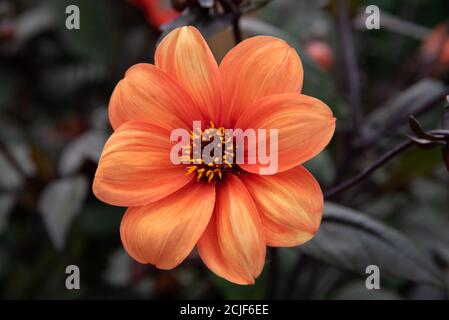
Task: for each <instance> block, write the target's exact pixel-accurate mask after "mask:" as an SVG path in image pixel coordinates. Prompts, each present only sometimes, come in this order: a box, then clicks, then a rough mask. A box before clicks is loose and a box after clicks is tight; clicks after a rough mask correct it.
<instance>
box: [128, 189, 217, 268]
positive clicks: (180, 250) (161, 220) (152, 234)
mask: <svg viewBox="0 0 449 320" xmlns="http://www.w3.org/2000/svg"><path fill="white" fill-rule="evenodd" d="M214 202H215V186H214V185H213V184H205V183H197V182H192V183H190V184H189V185H187V186H185V187H184V188H182V189H180V190H178V191H177V192H176V193H174V194H172V195H170V196H168V197H166V198H164V199H162V200H160V201H158V202H154V203H151V204H149V205H146V206H144V207H135V208H129V209H128V210H127V211H126V214H125V215H124V217H123V219H122V224H121V226H120V236H121V238H122V242H123V245H124V247H125V249H126V251H127V252H128V254H129V255H130V256H131V257H133V258H134V259H136V260H137V261H139V262H140V263H150V264H153V265H155V266H156V267H158V268H160V269H172V268H174V267H176V266H177V265H178V264H180V263H181V262H182V261H183V260H184V259H185V258H186V257H187V255H188V254H189V253H190V252H191V251H192V249H193V247H194V246H195V244H196V242H197V241H198V239H199V237H200V236H201V234H202V233H203V232H204V229H205V228H206V226H207V224H208V223H209V220H210V217H211V215H212V211H213V209H214Z"/></svg>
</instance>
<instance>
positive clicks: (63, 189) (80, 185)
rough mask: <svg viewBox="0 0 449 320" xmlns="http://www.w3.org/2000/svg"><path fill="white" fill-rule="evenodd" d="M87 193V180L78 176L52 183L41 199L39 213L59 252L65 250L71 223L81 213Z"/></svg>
mask: <svg viewBox="0 0 449 320" xmlns="http://www.w3.org/2000/svg"><path fill="white" fill-rule="evenodd" d="M87 191H88V182H87V179H86V178H85V177H83V176H76V177H71V178H64V179H60V180H57V181H55V182H52V183H51V184H49V185H48V186H47V187H46V188H45V189H44V191H43V192H42V195H41V197H40V198H39V204H38V208H39V211H40V212H41V214H42V217H43V219H44V224H45V226H46V228H47V231H48V233H49V235H50V238H51V240H52V242H53V244H54V246H55V247H56V248H57V249H59V250H61V249H63V248H64V245H65V240H66V236H67V233H68V231H69V229H70V226H71V222H72V221H73V218H74V217H75V216H76V215H77V214H78V213H79V212H80V210H81V208H82V206H83V204H84V200H85V198H86V196H87Z"/></svg>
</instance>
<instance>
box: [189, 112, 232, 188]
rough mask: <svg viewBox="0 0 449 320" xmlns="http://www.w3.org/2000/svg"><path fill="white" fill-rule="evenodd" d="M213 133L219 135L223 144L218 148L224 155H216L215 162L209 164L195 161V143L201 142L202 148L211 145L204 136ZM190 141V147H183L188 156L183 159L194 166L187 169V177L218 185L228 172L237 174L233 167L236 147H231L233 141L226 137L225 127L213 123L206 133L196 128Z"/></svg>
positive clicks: (191, 133)
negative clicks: (194, 177)
mask: <svg viewBox="0 0 449 320" xmlns="http://www.w3.org/2000/svg"><path fill="white" fill-rule="evenodd" d="M212 132H215V133H218V136H219V138H220V142H221V144H219V145H218V148H219V149H220V150H222V151H221V152H223V155H222V156H221V155H215V156H214V158H213V162H208V163H205V162H204V161H203V159H197V158H195V159H194V158H193V150H194V149H195V147H196V143H195V142H198V141H201V147H203V143H209V139H205V138H204V136H205V135H209V134H210V133H212ZM190 139H191V141H190V145H188V146H184V147H183V151H184V152H186V153H187V154H188V155H186V154H185V153H183V154H184V156H183V157H181V159H183V160H188V162H189V163H191V164H192V165H190V166H188V167H187V172H186V175H189V174H194V175H195V176H196V180H197V181H198V182H201V181H204V182H207V183H211V182H214V183H217V182H219V181H220V180H222V179H223V177H224V176H225V174H226V173H227V172H230V171H233V172H237V171H236V167H235V166H234V167H233V165H232V161H233V159H234V147H233V146H232V145H231V146H230V145H229V143H230V142H231V141H232V137H231V138H226V137H225V128H224V127H219V128H217V127H216V126H215V124H214V123H213V122H212V121H211V122H210V126H209V127H208V128H206V129H205V130H204V131H202V130H201V129H200V128H196V129H195V132H193V131H192V132H190ZM206 140H207V141H206ZM201 150H202V148H201Z"/></svg>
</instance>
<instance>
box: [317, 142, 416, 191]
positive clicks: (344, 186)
mask: <svg viewBox="0 0 449 320" xmlns="http://www.w3.org/2000/svg"><path fill="white" fill-rule="evenodd" d="M412 145H413V141H411V140H407V141H404V142H403V143H401V144H400V145H398V146H396V147H395V148H394V149H392V150H390V151H388V152H387V153H385V154H383V155H382V156H381V157H380V158H379V159H377V160H376V161H375V162H374V163H372V164H371V165H370V166H369V167H367V168H366V169H365V170H363V171H362V172H361V173H359V174H358V175H356V176H355V177H352V178H350V179H349V180H346V181H344V182H342V183H341V184H339V185H337V186H335V187H333V188H331V189H330V190H328V191H326V192H325V193H324V198H325V199H328V198H331V197H333V196H334V195H336V194H337V193H340V192H342V191H344V190H347V189H349V188H351V187H353V186H354V185H356V184H357V183H359V182H360V181H362V180H363V179H365V178H366V177H368V176H369V175H370V174H371V173H372V172H374V171H375V170H376V169H377V168H379V167H381V166H382V165H384V164H385V163H387V162H388V161H389V160H391V159H392V158H394V157H395V156H396V155H398V154H399V153H401V152H402V151H404V150H406V149H408V148H409V147H410V146H412Z"/></svg>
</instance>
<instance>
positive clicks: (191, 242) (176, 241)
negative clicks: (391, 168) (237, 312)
mask: <svg viewBox="0 0 449 320" xmlns="http://www.w3.org/2000/svg"><path fill="white" fill-rule="evenodd" d="M302 81H303V68H302V64H301V60H300V58H299V56H298V55H297V53H296V51H295V50H294V49H292V48H291V47H289V45H288V44H287V43H286V42H285V41H283V40H280V39H277V38H273V37H266V36H258V37H254V38H250V39H247V40H245V41H243V42H242V43H240V44H239V45H237V46H236V47H234V48H233V49H232V50H231V51H230V52H229V53H228V54H227V55H226V57H225V58H224V59H223V61H222V62H221V64H220V66H218V65H217V62H216V61H215V59H214V57H213V55H212V53H211V51H210V49H209V47H208V45H207V43H206V42H205V40H204V39H203V37H202V36H201V34H200V33H199V32H198V30H196V29H195V28H193V27H182V28H178V29H176V30H174V31H172V32H171V33H170V34H168V35H167V36H166V37H165V38H164V39H163V40H162V42H161V43H160V45H159V46H158V48H157V50H156V54H155V65H151V64H137V65H135V66H133V67H131V68H130V69H129V70H128V71H127V72H126V74H125V77H124V78H123V79H122V80H121V81H120V82H119V83H118V84H117V86H116V88H115V90H114V92H113V94H112V97H111V100H110V104H109V119H110V122H111V125H112V127H113V129H114V133H113V134H112V136H111V137H110V138H109V140H108V141H107V143H106V145H105V147H104V150H103V153H102V155H101V158H100V161H99V164H98V169H97V172H96V174H95V179H94V183H93V191H94V193H95V195H96V196H97V197H98V198H99V199H100V200H102V201H104V202H106V203H109V204H112V205H117V206H126V207H129V208H128V209H127V211H126V213H125V215H124V217H123V220H122V223H121V227H120V236H121V239H122V242H123V245H124V247H125V249H126V251H127V252H128V254H129V255H130V256H132V257H133V258H134V259H135V260H137V261H138V262H140V263H144V264H153V265H155V266H156V267H157V268H160V269H172V268H174V267H176V266H177V265H179V264H180V263H181V262H182V261H183V260H184V259H185V258H186V257H187V256H188V255H189V254H190V252H191V251H192V250H193V248H194V247H195V245H196V247H197V250H198V253H199V256H200V257H201V259H202V260H203V262H204V263H205V264H206V265H207V266H208V268H209V269H211V270H212V271H213V272H214V273H216V274H217V275H219V276H221V277H223V278H225V279H227V280H229V281H231V282H234V283H237V284H252V283H254V281H255V278H257V276H258V275H259V274H260V273H261V271H262V269H263V266H264V263H265V252H266V246H267V245H268V246H273V247H290V246H296V245H299V244H302V243H304V242H306V241H308V240H309V239H311V238H312V237H313V235H314V234H315V232H316V231H317V230H318V228H319V225H320V221H321V216H322V211H323V195H322V192H321V189H320V186H319V184H318V183H317V182H316V180H315V179H314V178H313V176H312V175H311V174H310V173H309V172H308V171H307V170H306V169H305V168H304V167H302V166H301V164H302V163H304V162H305V161H307V160H309V159H311V158H312V157H314V156H316V155H317V154H318V153H319V152H321V151H322V150H323V149H324V148H325V146H326V145H327V144H328V143H329V141H330V139H331V138H332V135H333V133H334V129H335V118H334V117H333V115H332V112H331V110H330V109H329V108H328V107H327V106H326V105H325V104H324V103H323V102H321V101H320V100H318V99H315V98H312V97H309V96H306V95H303V94H301V93H300V90H301V87H302ZM193 121H201V123H202V124H203V127H202V128H201V134H203V133H204V132H205V131H207V130H208V129H210V128H213V127H214V126H215V127H216V128H219V127H220V128H241V129H243V130H245V129H248V128H265V129H271V128H275V129H277V130H278V132H279V133H278V137H279V138H278V151H277V154H276V156H277V158H278V170H277V173H276V174H274V175H260V174H259V172H260V168H261V167H263V164H261V163H259V162H256V163H252V164H249V163H244V164H239V165H235V164H234V165H229V164H224V163H223V164H213V163H211V164H209V165H208V164H197V165H193V164H177V165H175V164H173V163H172V161H170V151H171V149H172V147H173V145H174V144H175V142H173V141H170V134H171V132H172V131H173V129H176V128H185V129H186V130H189V131H190V130H191V128H192V122H193ZM209 171H210V172H209Z"/></svg>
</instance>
